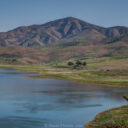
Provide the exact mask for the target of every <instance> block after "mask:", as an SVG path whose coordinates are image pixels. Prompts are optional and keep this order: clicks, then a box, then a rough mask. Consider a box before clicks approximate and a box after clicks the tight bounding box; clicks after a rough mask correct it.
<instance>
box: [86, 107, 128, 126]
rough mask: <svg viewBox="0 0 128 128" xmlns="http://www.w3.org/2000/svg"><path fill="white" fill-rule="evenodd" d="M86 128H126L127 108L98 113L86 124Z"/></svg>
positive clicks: (127, 122) (127, 121)
mask: <svg viewBox="0 0 128 128" xmlns="http://www.w3.org/2000/svg"><path fill="white" fill-rule="evenodd" d="M86 127H87V128H128V106H122V107H120V108H114V109H110V110H107V111H105V112H102V113H99V114H98V115H97V116H96V118H95V119H94V120H93V121H91V122H89V123H87V124H86Z"/></svg>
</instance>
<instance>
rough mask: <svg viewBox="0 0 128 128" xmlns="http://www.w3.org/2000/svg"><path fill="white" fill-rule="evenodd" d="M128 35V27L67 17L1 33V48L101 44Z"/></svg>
mask: <svg viewBox="0 0 128 128" xmlns="http://www.w3.org/2000/svg"><path fill="white" fill-rule="evenodd" d="M124 34H125V35H126V34H128V27H121V26H117V27H110V28H104V27H100V26H97V25H93V24H90V23H87V22H85V21H82V20H80V19H77V18H73V17H67V18H64V19H59V20H55V21H51V22H48V23H46V24H43V25H32V26H23V27H18V28H16V29H14V30H11V31H8V32H2V33H0V46H27V47H32V46H45V45H53V44H58V43H59V44H60V43H65V42H72V41H78V40H84V41H85V42H86V43H90V44H95V43H101V42H103V41H104V40H105V39H108V38H109V40H110V39H111V38H115V37H120V36H121V35H124Z"/></svg>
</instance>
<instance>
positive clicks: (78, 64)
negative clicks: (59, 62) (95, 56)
mask: <svg viewBox="0 0 128 128" xmlns="http://www.w3.org/2000/svg"><path fill="white" fill-rule="evenodd" d="M67 65H68V66H74V68H78V67H86V65H87V63H86V62H81V61H80V60H77V61H76V62H71V61H69V62H68V63H67Z"/></svg>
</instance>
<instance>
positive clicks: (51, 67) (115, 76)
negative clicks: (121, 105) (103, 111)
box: [0, 56, 128, 86]
mask: <svg viewBox="0 0 128 128" xmlns="http://www.w3.org/2000/svg"><path fill="white" fill-rule="evenodd" d="M78 59H79V60H81V61H83V62H84V61H86V62H87V66H86V67H84V68H80V69H74V68H73V67H72V66H68V65H67V63H68V62H69V61H72V62H75V61H76V60H78ZM127 63H128V56H122V57H101V58H91V59H85V58H74V59H71V60H68V61H57V62H50V63H47V64H44V65H1V66H0V67H4V68H12V69H18V70H31V71H37V72H38V74H39V75H35V76H34V75H33V76H32V77H40V78H54V79H63V80H72V81H80V82H86V83H92V84H97V85H107V86H128V65H127Z"/></svg>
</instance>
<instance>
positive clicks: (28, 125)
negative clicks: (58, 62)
mask: <svg viewBox="0 0 128 128" xmlns="http://www.w3.org/2000/svg"><path fill="white" fill-rule="evenodd" d="M26 74H28V72H27V73H25V72H21V71H15V70H4V69H1V70H0V128H83V125H84V124H85V123H87V122H88V121H90V120H92V119H93V118H94V117H95V115H96V114H97V113H99V112H101V111H104V110H106V109H108V108H112V107H117V106H121V105H125V104H127V102H126V101H125V100H124V99H123V98H122V94H124V93H127V92H128V89H127V88H122V89H120V88H107V87H100V86H91V85H87V84H82V83H76V82H69V81H62V80H53V79H38V78H29V77H26Z"/></svg>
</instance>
